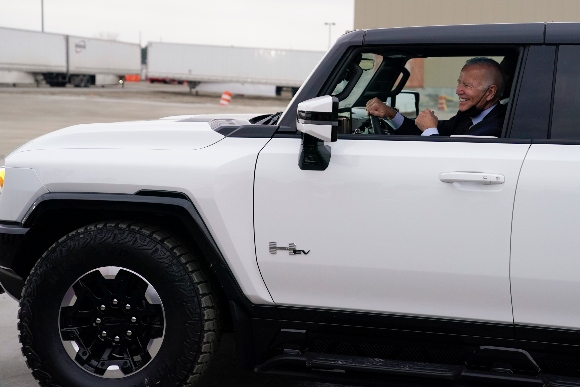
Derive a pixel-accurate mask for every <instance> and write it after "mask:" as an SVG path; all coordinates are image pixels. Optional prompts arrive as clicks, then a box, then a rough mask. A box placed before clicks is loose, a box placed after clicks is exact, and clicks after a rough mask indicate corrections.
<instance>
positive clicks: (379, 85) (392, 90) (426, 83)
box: [320, 46, 522, 137]
mask: <svg viewBox="0 0 580 387" xmlns="http://www.w3.org/2000/svg"><path fill="white" fill-rule="evenodd" d="M521 52H522V49H521V48H520V47H513V46H511V47H506V46H502V47H493V46H490V47H482V46H478V47H477V49H474V48H472V47H465V46H449V47H443V48H441V47H439V48H432V47H424V48H423V49H421V50H420V51H418V48H417V47H416V46H414V47H372V48H368V47H367V48H362V49H357V50H353V51H352V52H351V53H350V55H349V56H348V57H347V59H346V60H345V61H344V62H343V63H342V64H341V65H340V66H339V67H338V68H337V69H336V71H335V73H334V74H333V75H332V76H331V77H329V81H328V82H327V83H326V84H325V86H324V87H323V89H322V91H321V93H320V95H332V96H335V97H337V98H338V100H339V113H338V115H339V136H340V137H345V136H361V135H391V134H397V133H396V131H395V130H393V129H392V128H391V127H390V126H389V125H388V124H387V122H386V121H385V120H384V119H380V118H376V117H374V116H371V117H369V116H368V115H367V112H366V110H365V105H366V102H367V101H368V100H370V99H372V98H375V97H377V98H379V99H380V100H381V101H383V102H385V103H386V104H387V105H389V106H392V107H394V108H395V109H396V110H398V111H399V112H400V113H401V114H403V115H404V116H406V117H409V118H415V117H416V116H417V114H418V113H419V112H420V111H422V110H424V109H431V110H433V111H434V112H435V115H437V117H438V118H439V120H444V119H448V118H451V117H452V116H453V115H455V114H456V113H457V105H458V97H457V95H456V94H455V88H456V85H457V77H458V75H459V73H460V71H461V68H462V67H463V65H464V64H465V62H466V60H468V59H470V58H473V57H488V58H492V59H494V60H496V61H497V62H498V63H500V65H501V66H502V68H503V69H504V72H505V81H506V82H505V83H506V87H505V90H504V93H503V95H502V99H501V101H500V103H504V104H506V103H508V104H509V102H510V100H509V96H510V94H511V92H512V89H513V88H514V82H513V80H514V79H517V74H516V72H517V68H518V64H519V61H520V60H521V59H520V58H521ZM508 111H509V105H508Z"/></svg>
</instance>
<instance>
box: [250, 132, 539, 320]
mask: <svg viewBox="0 0 580 387" xmlns="http://www.w3.org/2000/svg"><path fill="white" fill-rule="evenodd" d="M385 137H386V139H385V140H376V139H373V140H371V139H369V140H348V139H339V140H338V141H337V142H336V143H333V144H332V145H331V147H332V158H331V161H330V165H329V167H328V168H327V169H326V170H325V171H303V170H301V169H299V168H298V166H297V155H298V152H299V148H300V139H299V138H295V139H290V138H274V139H272V140H271V141H270V142H269V143H268V145H267V146H266V147H265V148H264V149H263V151H262V152H261V153H260V156H259V159H258V163H257V167H256V179H255V235H256V254H257V259H258V264H259V267H260V271H261V273H262V276H263V278H264V281H265V283H266V285H267V287H268V289H269V291H270V293H271V295H272V297H273V299H274V302H276V303H277V304H282V305H292V306H300V307H309V308H331V309H343V310H356V311H371V312H384V313H393V314H404V315H428V316H445V317H452V318H461V319H476V320H493V321H501V322H507V323H511V321H512V310H511V300H510V284H509V253H510V228H511V213H512V205H513V199H514V193H515V188H516V182H517V177H518V173H519V170H520V168H521V164H522V160H523V158H524V155H525V153H526V151H527V150H528V147H529V145H527V144H512V143H504V142H497V141H498V140H489V141H481V140H479V141H474V140H459V139H454V140H453V139H450V140H449V141H441V140H440V141H419V140H416V141H413V140H408V141H395V140H394V139H393V140H391V139H390V138H388V137H389V136H385ZM392 137H394V136H392ZM461 171H480V172H486V173H493V174H496V175H498V176H502V177H503V178H504V179H505V182H504V183H503V184H497V185H484V184H480V183H446V182H443V181H441V179H440V174H441V173H445V172H450V173H459V172H461ZM272 243H273V244H275V246H276V247H285V248H286V249H287V248H288V247H289V246H290V247H292V246H295V247H294V248H295V249H297V250H299V252H300V253H299V254H289V252H288V250H271V249H270V247H271V244H272Z"/></svg>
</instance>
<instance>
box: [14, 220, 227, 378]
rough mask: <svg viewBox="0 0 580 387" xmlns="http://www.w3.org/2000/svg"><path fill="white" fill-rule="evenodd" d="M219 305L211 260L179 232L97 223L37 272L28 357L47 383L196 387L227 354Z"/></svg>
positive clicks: (27, 292) (28, 317) (59, 245)
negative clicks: (208, 270)
mask: <svg viewBox="0 0 580 387" xmlns="http://www.w3.org/2000/svg"><path fill="white" fill-rule="evenodd" d="M103 268H106V269H103ZM107 270H108V271H107ZM109 272H114V273H115V274H114V275H105V274H103V273H109ZM73 284H74V288H73ZM127 284H129V285H127ZM143 289H147V291H145V292H144V291H143ZM152 289H153V291H154V294H155V296H158V298H155V300H156V302H152V301H151V302H149V301H150V299H151V294H153V293H151V291H152ZM73 294H74V295H73ZM71 295H73V296H71ZM66 300H72V301H70V303H68V304H67V303H66V302H68V301H66ZM216 301H217V300H216V299H215V295H214V293H213V292H212V290H211V284H210V282H209V280H208V276H207V275H206V274H205V270H204V268H203V266H202V262H201V261H200V260H199V259H198V258H197V257H195V256H194V255H193V254H192V253H191V252H190V250H189V249H188V248H187V247H186V246H185V245H183V244H182V243H180V242H179V241H178V240H176V239H174V238H172V237H171V236H170V235H167V234H166V233H164V232H163V231H160V230H157V229H155V228H152V227H149V226H146V225H143V224H136V223H133V224H132V223H126V222H102V223H97V224H93V225H89V226H86V227H83V228H80V229H78V230H76V231H73V232H71V233H70V234H68V235H66V236H65V237H63V238H62V239H60V240H59V241H58V242H56V243H55V244H54V245H53V246H52V247H50V249H48V251H47V252H46V253H44V255H43V256H42V258H41V259H40V260H39V261H38V263H37V264H36V266H35V267H34V269H33V270H32V272H31V273H30V276H29V277H28V279H27V281H26V285H25V287H24V290H23V292H22V298H21V301H20V310H19V314H18V317H19V323H18V328H19V330H20V342H21V344H22V353H23V355H24V356H25V357H26V363H27V365H28V367H29V368H30V369H31V370H32V374H33V376H34V377H35V378H36V379H37V380H38V381H39V382H40V385H41V386H62V387H66V386H87V387H104V386H107V387H128V386H144V387H145V386H155V385H157V386H184V385H185V386H193V385H194V384H196V382H197V380H198V379H199V377H200V376H201V374H202V372H203V371H204V369H205V368H206V367H207V365H208V362H209V360H210V357H211V356H212V354H213V353H214V352H215V351H216V350H217V343H218V341H219V321H218V316H217V304H216ZM129 304H131V305H129ZM63 305H64V306H63ZM101 309H102V310H101ZM128 311H130V312H128ZM95 316H96V317H95ZM95 321H96V322H95ZM135 322H136V323H135ZM134 323H135V324H134ZM99 324H100V325H99ZM126 324H133V325H126ZM139 324H141V325H139ZM102 331H105V332H106V333H107V331H108V332H111V333H110V334H106V335H103V337H100V336H101V334H102ZM129 331H131V332H129ZM119 332H120V333H119ZM122 333H123V334H125V336H122ZM113 335H115V336H114V339H113ZM129 335H130V336H131V337H129ZM105 336H106V337H105ZM119 336H120V337H121V338H119ZM159 336H160V337H161V338H159ZM74 337H76V338H79V337H82V340H80V339H79V340H77V341H75V340H74ZM154 337H156V338H155V339H154V340H153V339H152V338H154ZM137 339H139V340H137ZM150 339H151V340H150ZM148 340H149V344H151V343H152V342H153V341H155V342H156V343H157V344H158V345H157V349H156V350H157V352H156V353H153V354H150V353H149V352H147V351H148V350H149V348H148V347H147V341H148ZM72 343H74V344H75V345H74V346H73V345H72ZM79 343H80V344H81V345H78V344H79ZM83 345H84V346H83ZM67 346H68V348H67ZM71 348H74V349H72V350H71ZM87 348H90V350H86V349H87ZM107 348H108V351H109V352H107ZM67 349H68V351H69V352H67ZM71 351H73V352H72V354H71ZM99 351H101V352H99ZM139 351H142V352H139ZM81 352H82V353H81ZM148 355H149V357H152V358H150V359H149V357H148ZM91 356H94V358H91ZM115 356H116V357H115ZM91 359H92V360H91ZM99 359H103V360H104V362H101V363H99V361H100V360H99ZM94 360H96V362H95V361H94ZM99 364H100V366H99ZM109 364H118V365H119V366H118V368H115V367H117V365H115V366H112V367H111V366H109ZM99 367H100V368H99ZM111 370H112V371H111ZM121 371H122V372H121ZM110 372H111V373H113V376H111V375H108V374H109V373H110ZM115 372H116V374H114V373H115ZM99 373H102V375H99ZM103 373H104V374H103ZM107 375H108V376H107ZM105 376H107V377H108V378H106V377H105Z"/></svg>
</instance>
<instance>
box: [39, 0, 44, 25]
mask: <svg viewBox="0 0 580 387" xmlns="http://www.w3.org/2000/svg"><path fill="white" fill-rule="evenodd" d="M40 30H41V31H42V32H44V0H40Z"/></svg>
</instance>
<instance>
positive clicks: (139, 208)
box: [12, 191, 251, 306]
mask: <svg viewBox="0 0 580 387" xmlns="http://www.w3.org/2000/svg"><path fill="white" fill-rule="evenodd" d="M104 220H131V221H141V222H144V223H148V224H151V225H156V226H160V227H162V228H163V229H164V230H166V231H167V232H169V233H172V234H173V235H174V236H176V237H177V238H179V239H181V240H183V241H185V242H186V243H188V244H189V245H191V247H192V248H193V249H195V250H197V251H198V252H199V253H200V256H201V257H202V258H203V260H204V261H205V262H206V264H207V267H208V268H209V269H210V270H209V272H210V274H211V275H212V276H213V277H214V278H213V279H214V281H215V282H217V284H219V285H220V286H219V287H220V288H221V293H222V295H223V297H225V299H228V300H233V301H235V302H237V303H241V304H242V305H248V306H250V305H251V303H250V301H249V300H248V299H247V298H246V297H245V296H244V294H243V292H242V290H241V287H240V286H239V284H238V283H237V281H236V279H235V277H234V275H233V273H232V272H231V270H230V268H229V266H228V264H227V262H226V261H225V259H224V257H223V255H222V253H221V251H220V250H219V247H218V246H217V244H216V242H215V240H214V238H213V236H212V235H211V233H210V231H209V229H208V228H207V226H206V224H205V222H204V220H203V218H202V217H201V215H200V214H199V212H198V211H197V209H196V208H195V206H194V204H193V203H192V202H191V200H189V198H188V197H187V196H186V195H185V194H183V193H180V192H168V191H139V192H137V193H136V194H100V193H47V194H44V195H42V196H41V197H40V198H39V199H38V200H37V201H36V202H35V204H34V205H33V206H32V207H31V210H30V211H29V213H27V214H26V216H25V218H24V220H23V222H22V225H23V227H27V228H29V231H28V233H27V235H26V239H25V241H24V243H22V245H21V246H22V247H21V248H20V249H19V251H18V253H17V256H16V257H15V259H14V265H13V267H12V269H13V270H14V272H15V273H16V274H18V275H19V276H20V277H21V278H23V279H24V280H25V279H26V278H27V277H28V275H29V273H30V271H31V270H32V268H33V266H34V265H35V263H36V262H37V261H38V259H39V258H40V257H41V256H42V254H43V253H44V252H45V251H46V250H47V249H48V248H49V247H50V246H51V245H52V244H53V243H55V242H56V241H57V240H59V239H60V238H62V237H63V236H65V235H67V234H68V233H69V232H71V231H74V230H76V229H77V228H79V227H82V226H84V225H87V224H90V223H94V222H99V221H104ZM225 299H224V301H225Z"/></svg>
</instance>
